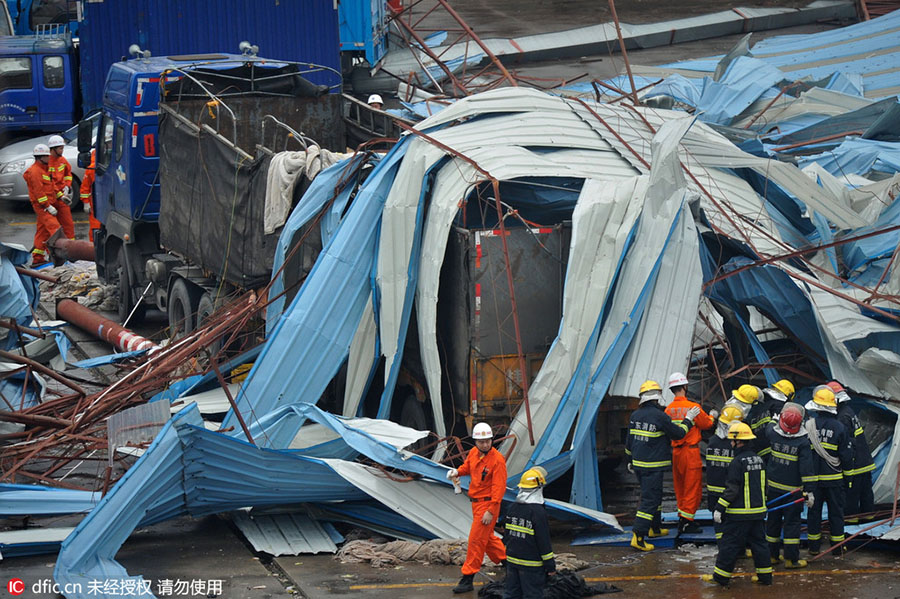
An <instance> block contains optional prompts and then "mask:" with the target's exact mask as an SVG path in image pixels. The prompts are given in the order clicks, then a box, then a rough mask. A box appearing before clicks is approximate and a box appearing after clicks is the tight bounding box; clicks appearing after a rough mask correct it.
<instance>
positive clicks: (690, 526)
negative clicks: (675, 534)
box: [680, 519, 703, 535]
mask: <svg viewBox="0 0 900 599" xmlns="http://www.w3.org/2000/svg"><path fill="white" fill-rule="evenodd" d="M701 532H703V529H702V528H701V527H700V525H698V524H697V523H696V522H694V521H693V520H687V519H685V521H684V525H683V526H681V529H680V533H681V534H686V535H695V534H698V533H701Z"/></svg>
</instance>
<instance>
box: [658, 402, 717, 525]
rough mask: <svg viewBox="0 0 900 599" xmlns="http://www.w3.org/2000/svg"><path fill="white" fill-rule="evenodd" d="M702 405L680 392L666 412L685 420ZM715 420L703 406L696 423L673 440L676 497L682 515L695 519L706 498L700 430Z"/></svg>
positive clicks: (676, 418) (672, 417) (677, 418)
mask: <svg viewBox="0 0 900 599" xmlns="http://www.w3.org/2000/svg"><path fill="white" fill-rule="evenodd" d="M694 406H697V407H700V404H698V403H695V402H693V401H691V400H689V399H688V398H687V397H685V396H684V395H676V396H675V399H673V400H672V403H670V404H669V405H668V407H667V408H666V414H668V415H669V418H671V419H672V420H673V421H674V422H681V421H682V420H683V419H684V416H685V414H686V413H687V411H688V410H690V409H691V408H693V407H694ZM713 422H714V421H713V419H712V418H711V417H710V415H709V414H707V413H706V412H704V411H703V409H702V408H701V409H700V414H698V415H697V417H696V418H694V426H693V427H691V430H689V431H688V434H686V435H685V436H684V438H683V439H677V440H673V441H672V482H673V483H674V484H675V500H676V502H677V503H678V515H679V516H681V517H682V518H685V519H687V520H693V519H694V514H696V513H697V508H699V507H700V502H701V501H702V500H703V461H702V460H701V459H700V431H701V430H706V429H708V428H711V427H712V425H713Z"/></svg>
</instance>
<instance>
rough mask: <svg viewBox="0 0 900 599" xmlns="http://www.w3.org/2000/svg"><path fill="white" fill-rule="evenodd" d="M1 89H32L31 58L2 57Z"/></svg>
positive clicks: (0, 68)
mask: <svg viewBox="0 0 900 599" xmlns="http://www.w3.org/2000/svg"><path fill="white" fill-rule="evenodd" d="M0 89H31V58H29V57H27V56H13V57H9V58H0Z"/></svg>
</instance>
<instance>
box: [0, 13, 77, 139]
mask: <svg viewBox="0 0 900 599" xmlns="http://www.w3.org/2000/svg"><path fill="white" fill-rule="evenodd" d="M79 98H80V95H79V92H78V68H77V64H76V60H75V53H74V51H73V46H72V39H71V37H70V35H69V34H68V32H66V31H65V30H50V31H47V32H44V33H41V34H39V35H17V36H3V37H0V132H2V133H3V134H4V135H3V136H2V137H5V138H7V139H9V138H12V137H20V136H23V135H27V136H34V135H35V134H37V133H40V132H47V133H50V132H52V133H56V132H59V131H63V130H65V129H68V128H69V127H71V126H72V125H73V124H74V123H75V122H77V120H78V119H77V117H78V111H79V108H80V101H79Z"/></svg>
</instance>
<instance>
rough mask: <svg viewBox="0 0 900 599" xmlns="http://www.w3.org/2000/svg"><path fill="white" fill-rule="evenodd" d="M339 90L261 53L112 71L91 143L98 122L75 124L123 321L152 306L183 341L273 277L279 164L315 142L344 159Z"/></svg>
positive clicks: (104, 269) (104, 268)
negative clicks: (271, 205) (281, 155)
mask: <svg viewBox="0 0 900 599" xmlns="http://www.w3.org/2000/svg"><path fill="white" fill-rule="evenodd" d="M313 77H315V79H316V80H319V81H321V80H323V79H325V78H328V77H330V79H331V83H330V84H316V83H312V82H310V79H312V78H313ZM340 87H341V76H340V73H339V72H338V71H336V70H333V69H330V68H328V67H324V66H317V65H311V64H308V63H304V64H298V63H293V62H287V61H274V60H267V59H263V58H257V57H255V56H252V55H235V54H206V55H184V56H166V57H153V58H136V59H132V60H127V61H122V62H117V63H115V64H114V65H113V66H112V68H111V69H110V70H109V74H108V76H107V79H106V86H105V88H104V92H103V106H102V113H101V116H100V124H99V130H98V132H97V136H96V145H95V147H93V148H92V147H91V141H90V139H91V133H90V124H89V123H87V122H86V121H85V122H83V123H82V124H80V126H79V136H78V137H79V152H80V154H79V164H82V165H87V163H88V162H89V161H90V157H91V154H90V152H91V150H92V149H93V150H94V151H95V152H96V159H95V160H96V179H95V181H94V187H93V198H94V199H93V201H94V213H95V215H96V217H97V219H98V220H99V221H100V222H101V223H102V227H101V228H100V229H99V230H97V231H95V233H94V249H95V255H96V262H97V273H98V275H99V276H100V278H101V279H102V280H104V281H106V282H107V283H110V284H113V283H114V284H117V285H118V287H119V298H120V301H119V304H120V308H119V316H120V317H121V318H122V319H123V320H124V319H126V318H128V317H129V316H130V315H135V316H132V320H134V318H140V317H141V316H142V315H143V312H144V311H145V310H146V308H147V307H148V305H155V306H157V307H158V308H159V309H160V310H163V311H165V312H166V313H167V314H168V317H169V321H170V324H171V326H172V330H173V332H174V333H179V332H180V333H186V332H189V331H191V330H192V329H193V328H195V327H196V326H197V324H198V323H199V322H201V321H202V320H203V319H204V318H205V317H206V316H208V315H209V314H210V313H211V312H212V311H213V310H214V308H215V307H216V304H217V303H221V302H222V301H223V299H224V298H225V297H226V296H228V295H229V293H230V292H231V291H234V290H236V289H248V288H254V287H255V286H257V285H261V284H264V283H265V282H266V281H267V280H268V278H269V275H270V269H271V263H272V257H273V256H274V249H275V244H276V242H277V232H276V234H269V235H266V234H264V231H263V210H264V202H265V198H264V195H265V183H266V174H267V172H268V165H269V162H270V160H271V156H272V155H273V152H274V150H275V149H278V150H283V149H294V150H296V149H302V147H303V144H305V143H309V140H314V141H315V143H317V144H319V145H320V147H323V148H327V149H332V150H343V149H344V147H345V146H344V130H343V121H342V118H341V117H342V96H341V94H340ZM298 191H299V190H298Z"/></svg>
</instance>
